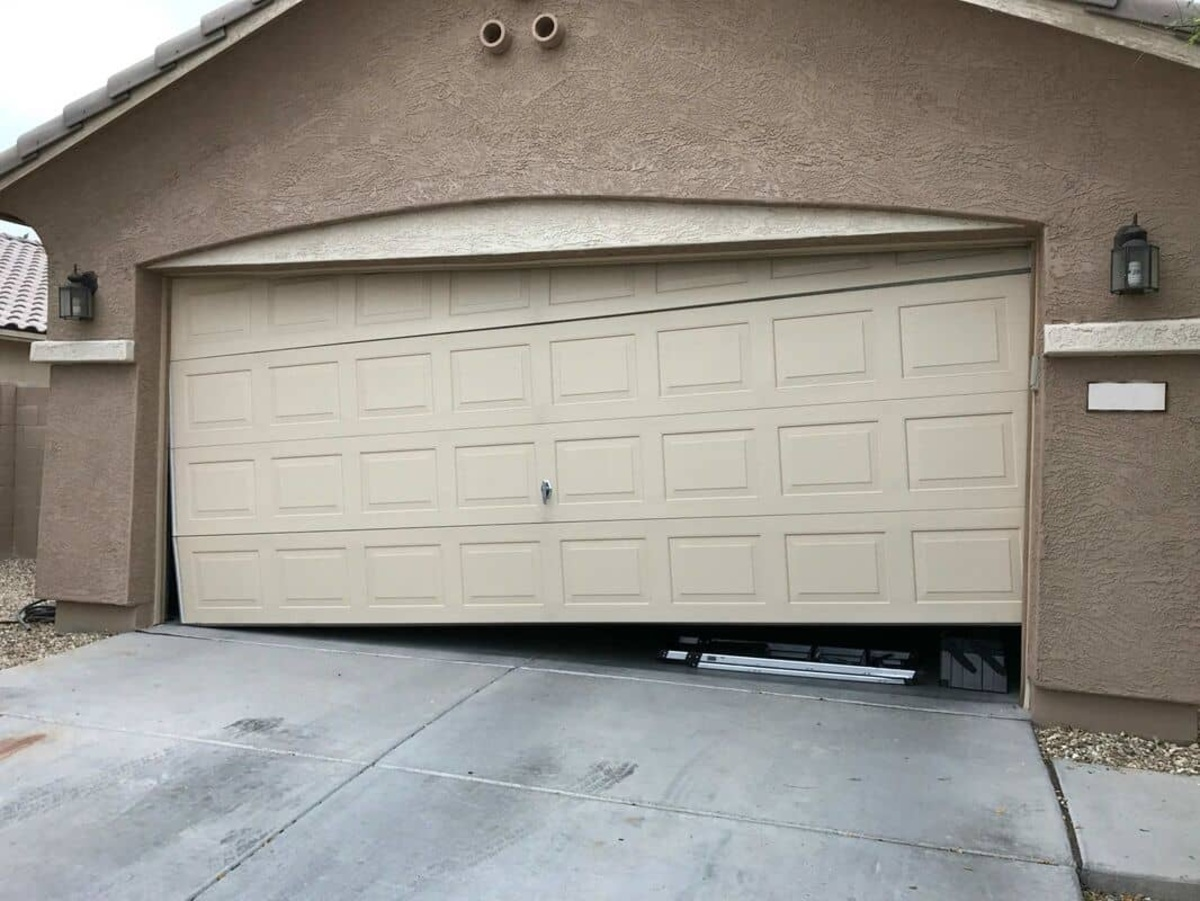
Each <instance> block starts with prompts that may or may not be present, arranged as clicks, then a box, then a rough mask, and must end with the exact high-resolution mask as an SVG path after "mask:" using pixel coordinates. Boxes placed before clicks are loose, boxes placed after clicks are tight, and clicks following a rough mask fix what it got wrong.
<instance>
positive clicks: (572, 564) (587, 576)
mask: <svg viewBox="0 0 1200 901" xmlns="http://www.w3.org/2000/svg"><path fill="white" fill-rule="evenodd" d="M646 565H647V560H646V542H645V541H644V540H642V539H638V538H630V539H596V540H591V541H564V542H563V543H562V568H563V597H564V598H565V602H566V603H567V604H568V605H570V604H579V605H593V606H594V605H605V604H614V605H628V604H648V603H650V598H649V593H648V591H647V584H648V579H647V573H646Z"/></svg>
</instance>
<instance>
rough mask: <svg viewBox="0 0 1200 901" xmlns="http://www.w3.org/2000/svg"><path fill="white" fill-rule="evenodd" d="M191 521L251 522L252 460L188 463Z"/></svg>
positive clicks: (253, 494)
mask: <svg viewBox="0 0 1200 901" xmlns="http://www.w3.org/2000/svg"><path fill="white" fill-rule="evenodd" d="M187 479H188V488H189V490H188V495H189V501H190V503H189V507H190V510H189V511H188V512H189V515H190V517H191V518H192V519H253V518H254V515H255V503H254V496H255V484H254V483H255V478H254V461H253V460H220V461H215V462H212V463H189V464H187Z"/></svg>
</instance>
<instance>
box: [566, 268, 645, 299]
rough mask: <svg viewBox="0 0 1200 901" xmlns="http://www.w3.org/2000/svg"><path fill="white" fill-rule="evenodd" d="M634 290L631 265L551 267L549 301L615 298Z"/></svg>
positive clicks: (630, 294)
mask: <svg viewBox="0 0 1200 901" xmlns="http://www.w3.org/2000/svg"><path fill="white" fill-rule="evenodd" d="M633 294H634V269H633V267H632V266H571V267H564V268H562V269H551V270H550V303H552V304H560V303H584V302H586V301H589V300H615V299H617V298H619V297H632V296H633Z"/></svg>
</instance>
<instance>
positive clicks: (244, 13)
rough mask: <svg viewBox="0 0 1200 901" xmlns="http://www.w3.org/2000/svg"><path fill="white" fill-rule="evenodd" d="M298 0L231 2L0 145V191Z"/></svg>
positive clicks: (284, 10) (296, 4) (301, 0)
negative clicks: (13, 140) (12, 140)
mask: <svg viewBox="0 0 1200 901" xmlns="http://www.w3.org/2000/svg"><path fill="white" fill-rule="evenodd" d="M302 2H304V0H233V2H230V3H226V4H225V5H224V6H222V7H220V8H218V9H216V10H214V11H213V12H210V13H208V14H207V15H206V16H205V17H204V18H203V20H202V21H201V24H200V25H199V26H197V27H195V28H192V29H189V30H188V31H185V32H183V33H182V34H179V35H176V36H175V37H173V38H171V39H169V40H167V41H165V42H163V43H162V44H160V45H159V46H158V48H157V49H156V50H155V52H154V54H153V55H152V56H150V57H148V58H146V59H144V60H142V61H141V62H139V63H135V64H134V65H132V66H130V67H129V68H127V69H125V70H123V71H122V72H119V73H117V74H116V75H114V76H113V77H112V78H110V79H109V80H108V83H107V84H106V85H105V86H103V87H100V88H97V89H96V90H95V91H93V92H92V93H90V94H87V95H85V96H84V97H81V98H78V99H76V100H74V101H72V102H70V103H68V104H67V105H66V107H64V109H63V112H62V113H61V114H59V115H58V116H57V117H55V118H54V119H51V120H50V121H48V122H44V123H42V124H41V125H39V126H37V127H35V128H33V129H31V130H30V131H28V132H26V133H25V134H23V135H21V136H20V137H19V138H18V139H17V143H16V145H15V146H13V147H9V148H5V149H0V191H3V190H4V189H5V188H7V187H8V186H9V185H11V184H13V183H15V182H17V181H19V180H20V179H22V178H24V177H25V176H26V175H28V174H29V173H31V172H33V171H35V170H37V169H39V168H40V167H41V166H43V165H45V164H46V163H48V162H49V161H50V160H52V159H54V158H56V157H57V156H58V155H59V154H61V153H64V152H65V151H67V150H69V149H70V148H72V147H74V146H75V145H76V144H78V143H79V142H80V141H83V140H85V139H86V138H88V137H89V136H91V135H92V134H94V133H95V132H96V131H98V130H100V129H101V128H103V127H104V126H105V125H108V124H109V123H110V122H112V121H113V120H115V119H117V118H119V117H120V116H123V115H124V114H125V113H127V112H129V111H130V110H132V109H134V108H136V107H137V106H139V105H140V104H142V103H144V102H145V101H146V100H149V99H150V98H151V97H153V96H154V95H156V94H158V93H159V92H160V91H162V90H163V89H164V88H167V87H169V86H170V85H172V84H174V83H175V82H176V81H178V80H179V79H181V78H183V77H185V76H186V75H189V74H190V73H191V72H193V71H195V70H196V69H198V68H200V67H201V66H202V65H204V64H205V63H207V62H208V61H209V60H211V59H213V58H214V57H216V56H218V55H220V54H221V53H223V52H224V51H226V50H228V49H229V48H230V47H233V46H234V45H235V44H237V43H238V42H240V41H242V40H244V39H245V38H247V37H249V36H250V35H252V34H254V33H255V32H256V31H258V30H259V29H260V28H263V27H264V26H266V25H268V24H270V23H271V22H273V21H275V20H276V19H278V18H279V17H280V16H282V15H283V14H285V13H287V12H289V11H290V10H292V9H293V8H295V7H296V6H299V5H300V4H301V3H302Z"/></svg>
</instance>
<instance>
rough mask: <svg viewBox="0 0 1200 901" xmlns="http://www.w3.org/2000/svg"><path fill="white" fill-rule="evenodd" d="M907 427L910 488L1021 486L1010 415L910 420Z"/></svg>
mask: <svg viewBox="0 0 1200 901" xmlns="http://www.w3.org/2000/svg"><path fill="white" fill-rule="evenodd" d="M904 425H905V429H906V437H907V444H908V485H909V488H911V489H912V490H914V491H921V490H926V489H939V488H997V487H1012V486H1015V485H1016V484H1017V474H1016V467H1015V466H1014V459H1015V457H1016V451H1015V448H1014V447H1013V415H1012V414H1011V413H996V414H979V415H974V416H942V417H936V418H929V419H909V420H907V421H906V422H905V424H904Z"/></svg>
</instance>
